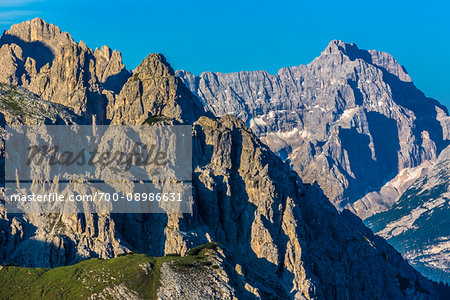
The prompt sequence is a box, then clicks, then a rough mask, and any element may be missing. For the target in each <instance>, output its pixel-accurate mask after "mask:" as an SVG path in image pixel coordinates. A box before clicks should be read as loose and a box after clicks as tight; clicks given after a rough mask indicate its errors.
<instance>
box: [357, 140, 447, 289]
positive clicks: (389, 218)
mask: <svg viewBox="0 0 450 300" xmlns="http://www.w3.org/2000/svg"><path fill="white" fill-rule="evenodd" d="M365 223H366V224H367V225H368V226H369V227H370V228H372V230H373V231H374V232H377V234H378V235H380V236H382V237H384V238H385V239H387V240H388V241H389V243H390V244H391V245H393V246H394V248H395V249H397V250H398V251H400V252H401V253H402V254H403V256H404V257H405V258H407V259H408V261H409V262H410V263H411V264H412V265H413V266H414V267H415V268H416V269H417V270H419V271H420V272H422V273H423V274H426V275H427V276H428V277H430V278H433V280H435V281H437V282H439V281H442V282H445V283H448V284H450V146H449V147H447V148H446V149H445V150H444V151H442V153H441V154H440V155H439V158H438V160H437V162H436V164H435V165H434V166H433V168H432V169H431V171H430V172H429V174H428V175H427V176H424V177H423V178H420V179H418V180H417V181H416V182H414V184H412V185H411V186H410V187H409V188H408V189H407V190H406V192H405V193H404V194H403V195H402V196H401V198H400V200H399V201H397V203H395V204H394V205H393V206H392V208H391V209H390V210H388V211H386V212H382V213H379V214H376V215H374V216H372V217H370V218H368V219H366V221H365Z"/></svg>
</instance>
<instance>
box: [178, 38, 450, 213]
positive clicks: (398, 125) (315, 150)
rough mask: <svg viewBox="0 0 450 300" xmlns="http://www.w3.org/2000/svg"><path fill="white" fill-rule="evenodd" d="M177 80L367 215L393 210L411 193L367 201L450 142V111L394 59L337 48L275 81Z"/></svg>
mask: <svg viewBox="0 0 450 300" xmlns="http://www.w3.org/2000/svg"><path fill="white" fill-rule="evenodd" d="M177 75H178V76H180V77H181V78H182V79H183V80H184V82H185V83H186V85H187V86H188V87H189V88H190V89H191V91H192V92H193V93H194V94H196V95H197V96H199V97H200V98H201V99H202V100H203V102H205V103H206V105H205V107H206V109H207V110H209V111H211V112H213V113H214V114H216V115H218V116H221V115H224V114H234V115H236V116H238V117H240V118H242V119H243V120H244V121H245V122H246V124H247V125H248V126H249V127H250V128H251V129H252V130H253V131H254V132H255V133H256V134H257V135H258V136H259V137H260V138H261V140H262V141H264V142H265V143H266V144H267V145H269V147H270V148H271V149H272V150H273V151H275V152H276V153H277V154H278V155H279V156H280V157H282V158H283V159H287V160H289V161H290V163H291V164H292V165H293V167H294V169H295V170H296V171H297V172H298V173H299V174H300V176H301V177H302V179H303V180H304V181H306V182H309V183H313V182H317V183H318V184H319V186H320V187H321V188H322V189H323V191H324V192H325V194H326V195H327V196H328V197H329V199H331V200H332V202H333V203H334V204H335V206H336V207H338V208H343V207H348V208H351V209H352V210H353V211H355V212H356V213H357V214H358V215H360V216H361V217H367V216H370V215H371V214H373V213H374V212H377V211H381V210H385V209H386V208H387V207H389V206H390V205H391V204H392V202H393V201H394V200H396V198H398V196H399V195H400V194H401V191H403V190H404V189H405V188H404V187H401V188H398V190H393V191H392V192H390V193H387V192H386V189H385V190H384V194H385V195H384V196H385V197H383V193H381V194H378V195H371V196H370V197H365V198H364V199H361V198H363V197H364V196H365V195H366V194H367V193H369V192H376V193H377V192H378V191H380V189H381V188H382V187H383V186H384V185H385V183H386V182H388V181H390V180H391V179H393V178H394V177H395V176H396V175H397V174H398V173H399V172H400V171H401V170H404V169H409V168H414V167H417V166H420V165H421V164H422V163H423V162H425V161H429V160H431V161H432V160H434V159H435V158H436V156H437V154H438V153H439V152H440V151H441V150H442V149H443V147H445V145H446V144H447V143H448V139H449V138H450V135H449V130H448V129H449V124H450V121H449V117H448V116H447V110H446V108H445V107H444V106H442V105H440V104H439V103H438V102H437V101H436V100H433V99H430V98H426V97H425V95H424V94H423V93H422V92H420V91H419V90H418V89H417V88H416V87H415V86H414V84H413V83H412V82H411V78H410V77H409V76H408V74H407V73H406V71H405V70H404V68H403V67H402V66H401V65H399V64H398V63H397V61H396V60H395V59H394V58H393V57H392V56H391V55H389V54H387V53H383V52H378V51H372V50H369V51H365V50H360V49H358V47H357V46H356V45H354V44H345V43H343V42H341V41H332V42H330V44H329V45H328V47H327V48H326V49H325V50H324V51H323V52H322V54H321V55H320V56H319V57H317V58H316V59H315V60H314V61H313V62H311V63H310V64H308V65H306V66H298V67H292V68H283V69H281V70H280V71H279V72H278V74H276V75H271V74H268V73H267V72H265V71H255V72H238V73H229V74H226V73H211V72H205V73H203V74H201V75H199V76H194V75H192V74H190V73H189V72H185V71H178V73H177ZM395 195H396V196H395ZM375 196H376V197H375ZM380 198H381V199H380ZM383 198H388V200H385V201H384V202H383ZM392 198H394V200H392ZM360 199H361V200H360Z"/></svg>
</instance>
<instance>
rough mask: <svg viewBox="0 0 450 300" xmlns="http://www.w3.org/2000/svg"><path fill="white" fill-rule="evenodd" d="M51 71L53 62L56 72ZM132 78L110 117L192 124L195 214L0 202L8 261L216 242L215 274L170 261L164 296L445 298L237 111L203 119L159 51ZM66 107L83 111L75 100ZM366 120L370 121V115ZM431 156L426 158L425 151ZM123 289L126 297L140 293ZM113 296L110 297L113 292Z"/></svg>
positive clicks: (1, 240)
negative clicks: (16, 206)
mask: <svg viewBox="0 0 450 300" xmlns="http://www.w3.org/2000/svg"><path fill="white" fill-rule="evenodd" d="M38 21H39V20H38ZM38 21H36V20H34V21H32V23H33V22H38ZM50 27H51V26H50ZM50 27H49V28H50ZM4 47H5V46H3V47H2V49H3V48H4ZM7 47H11V46H10V45H9V44H8V46H7ZM8 49H9V48H8ZM64 49H68V50H67V51H69V52H70V51H72V50H74V51H75V50H76V51H78V50H80V49H81V50H82V51H81V52H79V53H80V55H72V56H71V55H69V56H67V57H71V58H76V59H75V60H76V61H79V60H78V59H79V58H80V57H83V55H84V54H85V55H87V56H85V57H89V55H90V53H91V52H90V50H89V49H87V48H83V45H81V46H80V45H79V44H78V45H75V44H69V46H65V47H64ZM83 49H84V50H83ZM77 53H78V52H77ZM83 53H84V54H83ZM56 57H60V58H61V59H63V57H64V55H63V56H56ZM332 58H333V57H332ZM55 60H57V58H55ZM82 61H85V60H84V59H83V60H82ZM54 65H55V61H53V65H52V67H51V68H53V66H54ZM56 65H59V68H60V70H61V71H64V72H65V71H67V72H70V70H72V69H71V68H70V67H69V65H70V64H69V65H68V67H67V68H66V67H63V66H64V64H59V63H56ZM75 65H78V64H75ZM92 65H96V64H94V63H92V64H91V63H89V66H92ZM78 66H80V68H81V69H82V67H81V65H78ZM80 68H76V70H80ZM95 69H96V68H92V69H91V68H90V69H89V70H92V71H90V73H89V74H97V73H95V72H94V71H93V70H95ZM105 70H106V69H105ZM64 72H63V73H60V75H61V76H62V74H64ZM82 73H83V72H82ZM100 73H102V72H100ZM83 74H87V73H83ZM135 75H136V76H132V77H131V78H129V79H128V81H127V83H126V84H125V85H124V86H123V88H122V89H121V92H120V94H119V95H118V96H116V95H114V94H113V91H112V92H111V94H112V95H113V97H112V98H110V99H111V101H109V102H108V105H107V106H106V109H105V110H104V111H105V112H106V119H108V117H109V116H111V119H112V121H113V123H114V124H142V123H141V121H145V119H146V118H148V117H149V116H162V117H164V118H165V119H170V120H174V121H176V122H180V123H185V124H193V186H194V190H193V200H194V201H193V211H192V213H191V214H164V213H162V214H109V213H102V214H95V213H86V214H50V215H45V214H23V215H11V214H8V213H7V212H6V211H5V209H4V206H3V205H0V249H1V252H0V261H1V262H2V263H4V262H9V263H12V264H19V265H22V266H32V267H33V266H40V267H56V266H61V265H67V264H73V263H75V262H78V261H80V260H84V259H86V258H93V257H99V258H112V257H116V256H118V255H119V254H122V253H125V252H130V251H137V252H142V253H147V254H149V255H152V256H162V255H164V254H174V253H175V254H180V255H184V254H186V252H187V251H188V250H189V249H192V248H193V247H195V246H197V245H201V244H205V243H208V242H211V241H214V242H219V243H220V244H221V245H223V248H224V249H225V251H224V253H223V255H219V256H218V258H217V259H218V261H217V262H216V265H217V268H218V269H213V271H211V270H210V272H209V273H207V274H202V273H199V274H192V277H190V276H186V274H178V273H177V272H176V270H174V268H173V266H172V265H170V264H166V265H163V266H162V270H161V273H162V274H165V275H172V274H173V275H174V277H173V278H167V277H165V278H164V279H162V280H161V282H162V283H163V284H164V286H163V288H161V289H160V290H159V294H158V296H159V297H161V298H166V297H169V298H170V297H172V296H173V295H174V294H173V293H174V292H175V290H176V287H177V286H182V287H192V289H196V288H197V285H196V284H195V283H192V282H189V281H190V280H192V278H198V279H200V278H203V279H204V280H205V282H209V281H214V282H215V283H216V284H215V286H214V287H215V289H214V290H213V291H212V292H211V293H210V292H208V291H207V290H206V289H205V293H203V294H198V291H195V290H193V291H187V292H188V293H192V294H193V295H194V294H195V295H198V297H199V298H207V295H210V294H215V295H218V297H228V298H233V297H237V298H241V299H249V298H250V299H251V298H263V299H272V298H274V299H421V298H429V299H434V298H436V297H437V295H436V293H435V291H434V290H433V287H432V285H431V283H430V282H429V281H427V280H426V279H425V278H424V277H423V276H421V275H420V274H419V273H418V272H416V271H415V270H414V269H412V268H411V267H410V266H409V265H408V264H407V262H406V261H405V260H404V259H403V258H402V257H401V256H400V254H399V253H397V252H396V251H395V250H394V249H393V248H392V247H391V246H389V245H388V244H387V243H386V242H385V241H384V240H383V239H381V238H379V237H377V236H375V235H373V233H372V232H371V231H370V230H369V229H368V228H367V227H365V226H364V225H363V224H362V222H361V221H360V219H359V218H357V217H355V216H354V215H353V214H352V213H350V212H349V211H348V210H345V211H343V212H338V211H337V210H336V209H335V208H334V207H333V206H332V205H331V204H330V202H329V201H328V200H327V198H326V197H325V196H324V194H323V192H322V191H321V190H320V188H318V187H317V186H314V185H308V184H304V183H303V182H302V180H301V179H300V177H299V176H298V175H297V173H296V172H294V171H293V170H292V169H291V167H290V165H289V164H288V163H286V162H283V161H282V160H281V159H280V158H279V157H278V156H277V155H276V154H274V153H273V152H272V151H271V150H270V149H269V148H268V147H267V146H265V145H264V144H263V143H262V142H261V141H260V140H259V139H258V138H257V136H256V135H254V134H253V132H252V130H251V129H249V128H248V127H247V126H246V124H245V122H244V121H242V120H240V119H239V118H237V117H235V116H224V117H222V118H213V117H208V116H201V115H202V111H201V109H200V107H197V105H198V104H199V102H198V100H197V99H196V98H195V96H193V95H192V94H191V93H190V92H189V90H188V89H187V88H185V87H183V85H182V83H181V81H180V79H179V78H176V77H175V76H174V72H173V70H172V69H171V68H170V66H169V65H168V64H167V62H166V61H165V59H164V58H163V57H162V56H161V55H150V56H149V57H147V58H146V59H145V60H144V62H143V63H142V64H141V66H139V67H138V69H137V71H136V73H135ZM82 77H83V76H82ZM62 78H65V77H64V76H62ZM70 78H72V77H70ZM83 78H84V77H83ZM92 78H94V77H92ZM92 78H90V79H92ZM95 78H97V75H95ZM87 82H88V83H89V86H90V87H93V85H90V84H91V83H93V82H97V81H90V80H88V81H87ZM18 83H19V84H22V85H25V84H23V82H22V83H21V82H18ZM85 83H86V81H81V82H80V84H85ZM99 86H100V87H101V85H99ZM102 93H103V92H102ZM88 94H89V93H88ZM71 99H72V100H73V101H75V98H71ZM80 99H81V98H80ZM85 99H88V98H82V99H81V100H80V101H79V102H80V103H81V104H80V109H79V112H80V113H82V114H85V115H87V116H88V117H89V116H90V114H91V113H92V112H91V110H89V109H87V108H88V107H89V106H86V110H83V107H85V106H83V105H84V104H83V103H85V102H83V101H84V100H85ZM51 100H52V101H54V102H58V100H57V99H56V98H53V97H52V99H51ZM72 100H71V101H72ZM16 101H21V100H18V99H16ZM77 103H78V102H77ZM72 104H73V105H72ZM68 105H70V106H72V107H74V109H75V108H76V107H77V105H78V104H77V105H75V102H74V103H72V102H69V103H68ZM110 105H112V107H113V108H110V107H111V106H110ZM16 106H17V104H15V103H14V104H13V107H16ZM319 110H320V109H319ZM360 114H361V118H363V116H365V113H364V111H361V112H360ZM18 115H19V117H18V118H22V117H23V116H21V114H20V112H18ZM356 120H357V119H355V122H356ZM349 122H350V121H349ZM156 123H157V122H156ZM358 124H359V123H358ZM156 125H157V124H156ZM156 125H155V126H156ZM358 128H359V127H358ZM361 130H363V128H361ZM422 136H423V139H422V141H423V143H422V145H425V144H424V143H426V142H425V141H428V142H429V143H430V145H429V147H431V148H433V147H434V146H433V145H434V144H433V143H432V142H431V138H428V139H426V138H425V137H426V134H425V133H423V134H422ZM436 147H437V146H436ZM421 149H422V148H421ZM427 149H428V148H427ZM433 151H434V150H433ZM433 151H432V150H429V151H428V152H426V151H425V150H423V151H422V152H420V151H419V153H420V154H421V155H422V154H423V155H424V156H425V155H431V154H432V153H434V152H433ZM174 273H175V274H174ZM175 275H176V276H175ZM118 288H119V290H120V291H121V293H123V294H124V295H134V294H133V293H132V292H131V291H128V290H124V288H121V287H120V286H119V287H118ZM111 293H112V292H111V291H110V290H106V291H105V295H108V294H111ZM133 297H134V296H133ZM180 298H183V297H180ZM211 298H214V297H211Z"/></svg>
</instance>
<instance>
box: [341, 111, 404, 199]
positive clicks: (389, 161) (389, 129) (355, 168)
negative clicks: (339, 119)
mask: <svg viewBox="0 0 450 300" xmlns="http://www.w3.org/2000/svg"><path fill="white" fill-rule="evenodd" d="M366 116H367V122H368V126H369V131H370V134H371V137H372V140H370V137H369V136H368V135H365V134H361V133H358V132H357V131H356V130H354V129H345V128H341V129H340V131H339V137H340V139H341V141H342V147H343V148H344V149H345V150H346V151H347V153H348V157H349V158H352V159H351V160H350V161H349V163H350V169H351V170H352V172H353V174H354V176H349V177H348V178H349V180H350V182H349V184H348V188H347V189H346V190H345V192H344V195H343V198H344V199H349V198H351V199H359V198H361V197H363V196H364V195H366V194H367V192H368V191H370V190H379V189H381V187H382V186H383V185H384V184H386V181H387V180H386V179H388V180H390V179H391V178H393V177H395V176H396V173H397V172H398V163H399V160H398V151H399V150H400V141H399V138H398V128H397V124H396V122H395V120H393V119H389V118H387V117H386V116H384V115H382V114H380V113H377V112H366ZM371 143H373V145H372V147H373V149H374V151H375V152H374V153H372V150H371Z"/></svg>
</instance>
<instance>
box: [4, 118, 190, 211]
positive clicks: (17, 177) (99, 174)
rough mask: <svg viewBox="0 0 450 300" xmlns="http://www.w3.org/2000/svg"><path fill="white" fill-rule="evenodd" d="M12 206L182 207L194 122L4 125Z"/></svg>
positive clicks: (185, 203) (186, 192)
mask: <svg viewBox="0 0 450 300" xmlns="http://www.w3.org/2000/svg"><path fill="white" fill-rule="evenodd" d="M5 182H6V188H5V192H6V198H7V201H6V205H7V206H8V211H9V212H36V213H46V212H76V213H83V212H96V213H169V212H170V213H185V212H190V211H191V202H192V199H191V198H192V188H191V184H192V127H191V126H186V125H176V126H168V125H153V126H95V125H94V126H87V125H73V126H72V125H71V126H68V125H52V126H8V127H7V128H6V138H5Z"/></svg>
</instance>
